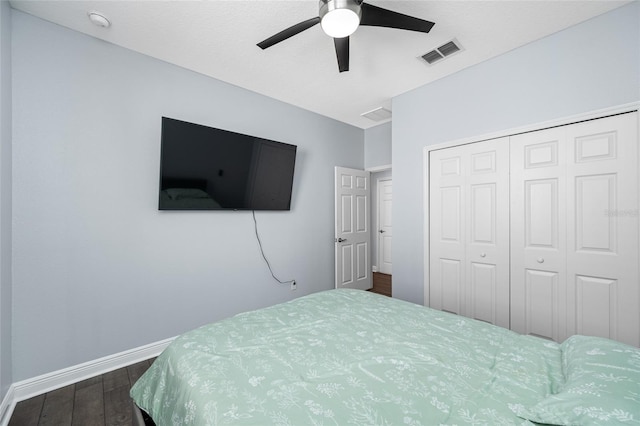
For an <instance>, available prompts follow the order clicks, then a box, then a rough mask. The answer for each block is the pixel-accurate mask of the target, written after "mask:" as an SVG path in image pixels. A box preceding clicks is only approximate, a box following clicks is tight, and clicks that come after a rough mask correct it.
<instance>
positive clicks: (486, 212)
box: [429, 138, 509, 327]
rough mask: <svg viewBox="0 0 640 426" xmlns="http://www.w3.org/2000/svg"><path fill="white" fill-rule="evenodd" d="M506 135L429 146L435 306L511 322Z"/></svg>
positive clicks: (500, 322) (494, 321)
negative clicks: (436, 148) (441, 146)
mask: <svg viewBox="0 0 640 426" xmlns="http://www.w3.org/2000/svg"><path fill="white" fill-rule="evenodd" d="M508 153H509V144H508V138H501V139H495V140H490V141H484V142H478V143H474V144H469V145H463V146H458V147H453V148H448V149H443V150H439V151H432V152H431V153H430V161H429V181H430V183H429V186H430V189H429V198H430V200H429V212H430V213H429V220H430V223H429V229H430V250H429V251H430V260H429V268H430V269H429V273H430V279H429V282H430V304H431V307H433V308H436V309H440V310H444V311H449V312H453V313H456V314H460V315H465V316H468V317H471V318H475V319H478V320H481V321H485V322H489V323H492V324H496V325H500V326H502V327H509V204H508V193H509V179H508V176H509V154H508Z"/></svg>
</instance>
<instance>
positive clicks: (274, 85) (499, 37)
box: [11, 0, 628, 129]
mask: <svg viewBox="0 0 640 426" xmlns="http://www.w3.org/2000/svg"><path fill="white" fill-rule="evenodd" d="M366 1H368V2H370V3H371V4H374V5H376V6H379V7H384V8H387V9H391V10H394V11H397V12H400V13H404V14H407V15H412V16H416V17H419V18H422V19H427V20H430V21H433V22H435V23H436V25H435V26H434V27H433V29H432V30H431V32H430V33H429V34H423V33H417V32H412V31H402V30H397V29H389V28H379V27H360V28H359V29H358V30H357V31H356V32H355V34H353V35H352V36H351V46H350V51H351V52H350V54H351V58H350V71H348V72H344V73H339V72H338V66H337V62H336V56H335V50H334V46H333V41H332V39H331V38H329V37H328V36H326V35H325V34H324V33H323V32H322V29H321V28H320V26H319V25H316V26H314V27H313V28H311V29H308V30H306V31H304V32H302V33H300V34H298V35H297V36H295V37H292V38H290V39H288V40H286V41H284V42H282V43H280V44H277V45H275V46H273V47H271V48H268V49H266V50H264V51H263V50H261V49H260V48H259V47H257V46H256V43H258V42H260V41H262V40H264V39H265V38H267V37H269V36H271V35H273V34H275V33H277V32H279V31H281V30H283V29H285V28H287V27H290V26H291V25H294V24H296V23H298V22H300V21H303V20H306V19H309V18H312V17H314V16H318V1H317V0H295V1H271V0H253V1H246V0H229V1H220V0H204V1H190V0H179V1H149V0H136V1H126V0H112V1H60V0H45V1H33V0H13V1H11V5H12V6H13V7H14V8H15V9H19V10H22V11H24V12H27V13H29V14H32V15H35V16H38V17H40V18H43V19H46V20H48V21H52V22H55V23H57V24H60V25H63V26H65V27H68V28H71V29H74V30H76V31H80V32H82V33H86V34H89V35H91V36H94V37H97V38H100V39H103V40H106V41H109V42H111V43H114V44H116V45H120V46H123V47H126V48H128V49H131V50H134V51H137V52H140V53H143V54H146V55H149V56H152V57H155V58H158V59H161V60H164V61H166V62H169V63H172V64H176V65H179V66H181V67H184V68H187V69H190V70H193V71H196V72H199V73H202V74H205V75H209V76H211V77H214V78H216V79H219V80H222V81H225V82H228V83H231V84H234V85H237V86H240V87H244V88H246V89H249V90H252V91H254V92H257V93H261V94H263V95H267V96H270V97H272V98H275V99H279V100H281V101H284V102H287V103H289V104H293V105H296V106H298V107H301V108H304V109H307V110H310V111H313V112H316V113H318V114H322V115H325V116H327V117H331V118H334V119H336V120H340V121H343V122H345V123H348V124H351V125H354V126H357V127H360V128H363V129H366V128H368V127H372V126H375V125H378V124H380V123H379V122H375V121H372V120H369V119H367V118H363V117H361V116H360V114H362V113H364V112H367V111H370V110H372V109H374V108H378V107H380V106H384V107H386V108H388V109H391V98H393V97H394V96H397V95H399V94H401V93H403V92H406V91H409V90H411V89H414V88H416V87H419V86H422V85H424V84H427V83H430V82H432V81H434V80H436V79H439V78H442V77H444V76H446V75H448V74H451V73H454V72H456V71H459V70H461V69H463V68H466V67H469V66H472V65H474V64H477V63H479V62H482V61H485V60H487V59H489V58H492V57H494V56H497V55H500V54H502V53H505V52H507V51H509V50H512V49H514V48H517V47H519V46H522V45H524V44H526V43H529V42H531V41H534V40H537V39H540V38H542V37H545V36H547V35H549V34H552V33H554V32H557V31H560V30H562V29H564V28H567V27H569V26H572V25H575V24H577V23H579V22H582V21H584V20H587V19H589V18H592V17H594V16H596V15H599V14H602V13H604V12H607V11H609V10H611V9H614V8H616V7H619V6H621V5H623V4H625V3H628V1H626V0H625V1H613V0H604V1H599V0H581V1H567V0H535V1H529V0H510V1H506V0H501V1H486V0H434V1H431V0H426V1H425V0H411V1H405V0H386V1H379V0H366ZM89 11H99V12H101V13H102V14H104V15H105V16H106V17H108V18H109V20H110V21H111V23H112V25H111V27H110V28H100V27H97V26H95V25H93V24H92V23H91V22H90V21H89V19H88V17H87V13H88V12H89ZM454 38H455V39H456V40H457V41H458V42H459V43H460V44H461V45H462V47H463V49H464V50H463V51H462V52H459V53H456V54H455V55H452V56H450V57H448V58H447V59H445V60H442V61H440V62H438V63H436V64H434V65H431V66H429V65H427V64H426V62H424V61H422V60H421V59H419V58H420V56H421V55H423V54H425V53H426V52H428V51H430V50H432V49H434V48H436V47H438V46H440V45H442V44H444V43H446V42H448V41H449V40H451V39H454Z"/></svg>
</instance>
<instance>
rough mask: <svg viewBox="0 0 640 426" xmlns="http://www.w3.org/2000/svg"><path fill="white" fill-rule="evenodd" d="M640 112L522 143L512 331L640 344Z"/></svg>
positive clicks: (514, 188)
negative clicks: (639, 132)
mask: <svg viewBox="0 0 640 426" xmlns="http://www.w3.org/2000/svg"><path fill="white" fill-rule="evenodd" d="M637 133H638V122H637V113H629V114H621V115H617V116H613V117H608V118H603V119H598V120H591V121H586V122H583V123H577V124H571V125H567V126H562V127H558V128H554V129H548V130H541V131H537V132H531V133H526V134H522V135H517V136H512V137H511V140H510V151H511V184H510V186H511V328H512V329H514V330H515V331H518V332H521V333H525V334H535V335H539V336H542V337H546V338H549V339H553V340H556V341H562V340H564V339H565V338H567V337H568V336H571V335H573V334H586V335H592V336H602V337H607V338H611V339H614V340H619V341H622V342H624V343H628V344H631V345H635V346H638V345H640V319H639V317H640V313H639V312H638V307H639V300H640V290H639V287H640V284H639V281H638V272H639V271H638V174H637V173H638V171H637V167H638V134H637Z"/></svg>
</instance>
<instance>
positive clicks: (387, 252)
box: [378, 179, 393, 275]
mask: <svg viewBox="0 0 640 426" xmlns="http://www.w3.org/2000/svg"><path fill="white" fill-rule="evenodd" d="M392 201H393V181H392V180H391V179H385V180H381V181H379V182H378V272H381V273H383V274H389V275H391V272H392V268H391V266H392V257H391V248H392V241H393V228H392V226H391V223H392V216H391V207H392Z"/></svg>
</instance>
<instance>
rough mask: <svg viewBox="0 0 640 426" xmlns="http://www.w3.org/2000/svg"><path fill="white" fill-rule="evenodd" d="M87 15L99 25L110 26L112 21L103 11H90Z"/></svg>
mask: <svg viewBox="0 0 640 426" xmlns="http://www.w3.org/2000/svg"><path fill="white" fill-rule="evenodd" d="M87 15H88V16H89V20H90V21H91V22H93V23H94V24H95V25H97V26H99V27H102V28H109V27H110V26H111V22H110V21H109V20H108V19H107V18H106V17H105V16H104V15H103V14H101V13H98V12H89V13H87Z"/></svg>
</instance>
